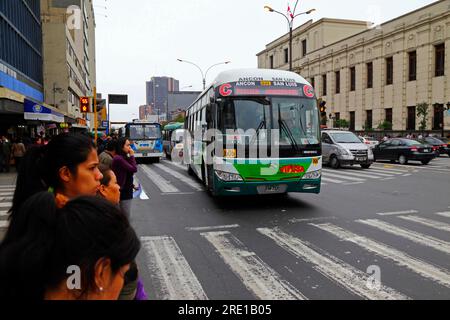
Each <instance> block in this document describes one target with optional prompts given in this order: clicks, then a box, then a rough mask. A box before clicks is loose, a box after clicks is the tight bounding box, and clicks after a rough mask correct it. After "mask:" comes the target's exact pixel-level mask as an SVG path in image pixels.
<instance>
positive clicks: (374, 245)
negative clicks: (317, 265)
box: [310, 223, 450, 288]
mask: <svg viewBox="0 0 450 320" xmlns="http://www.w3.org/2000/svg"><path fill="white" fill-rule="evenodd" d="M310 225H312V226H314V227H316V228H319V229H321V230H324V231H326V232H329V233H331V234H332V235H334V236H336V237H337V238H339V239H341V240H343V241H347V242H351V243H354V244H356V245H358V246H360V247H362V248H363V249H365V250H368V251H370V252H373V253H375V254H377V255H379V256H381V257H383V258H385V259H388V260H391V261H394V262H395V263H396V264H397V265H399V266H401V267H406V268H407V269H409V270H411V271H413V272H415V273H417V274H419V275H421V276H422V277H425V278H428V279H431V280H433V281H435V282H437V283H439V284H442V285H444V286H446V287H449V288H450V273H449V272H448V271H447V270H444V269H440V268H438V267H436V266H434V265H432V264H429V263H427V262H425V261H422V260H420V259H416V258H413V257H411V256H409V255H408V254H406V253H404V252H402V251H400V250H397V249H395V248H392V247H390V246H388V245H385V244H383V243H380V242H377V241H374V240H371V239H369V238H366V237H364V236H360V235H357V234H355V233H353V232H350V231H347V230H344V229H342V228H341V227H338V226H336V225H333V224H330V223H324V224H314V223H311V224H310Z"/></svg>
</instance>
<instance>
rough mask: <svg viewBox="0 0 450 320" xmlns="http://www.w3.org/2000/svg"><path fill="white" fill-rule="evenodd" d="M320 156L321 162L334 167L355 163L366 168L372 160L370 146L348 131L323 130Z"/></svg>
mask: <svg viewBox="0 0 450 320" xmlns="http://www.w3.org/2000/svg"><path fill="white" fill-rule="evenodd" d="M322 156H323V163H324V164H328V165H330V166H331V167H332V168H334V169H338V168H339V167H341V166H346V165H350V166H353V165H355V164H356V165H360V166H361V167H362V168H364V169H368V168H370V166H371V165H372V163H373V161H374V160H373V152H372V148H370V147H369V146H368V145H366V144H364V143H362V142H361V140H359V138H358V137H357V136H356V135H355V134H354V133H353V132H350V131H338V130H327V131H323V132H322Z"/></svg>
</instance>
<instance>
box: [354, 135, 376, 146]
mask: <svg viewBox="0 0 450 320" xmlns="http://www.w3.org/2000/svg"><path fill="white" fill-rule="evenodd" d="M358 138H359V140H361V142H362V143H364V144H367V145H368V146H369V147H370V148H372V149H373V148H375V146H376V145H378V144H379V143H380V142H379V141H377V140H375V139H374V138H371V137H361V136H359V137H358Z"/></svg>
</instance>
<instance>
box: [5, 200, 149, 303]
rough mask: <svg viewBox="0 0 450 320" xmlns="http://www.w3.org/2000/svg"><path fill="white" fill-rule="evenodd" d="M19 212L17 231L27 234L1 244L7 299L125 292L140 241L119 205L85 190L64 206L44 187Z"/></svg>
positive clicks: (107, 296)
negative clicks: (81, 194)
mask: <svg viewBox="0 0 450 320" xmlns="http://www.w3.org/2000/svg"><path fill="white" fill-rule="evenodd" d="M18 217H20V218H18V220H17V221H16V223H17V228H16V229H15V230H13V231H11V232H16V231H17V232H20V235H21V236H20V237H15V236H14V235H12V238H15V239H17V240H16V241H14V242H12V243H2V244H0V283H1V285H0V299H1V300H5V299H8V300H10V299H21V300H43V299H45V300H116V299H117V298H118V297H119V294H120V291H121V290H122V288H123V285H124V279H125V274H126V273H127V271H128V270H129V268H130V264H131V263H132V261H134V259H135V258H136V255H137V253H138V252H139V250H140V242H139V239H138V238H137V236H136V233H135V231H134V230H133V228H132V227H131V226H130V224H129V222H128V219H127V218H126V216H125V215H124V214H123V212H122V211H120V210H119V209H118V208H117V207H115V206H114V205H113V204H111V203H110V202H108V201H107V200H104V199H102V198H100V197H90V196H83V197H78V198H75V199H73V200H70V201H68V202H67V203H66V204H65V206H64V207H63V208H58V206H57V204H56V200H55V196H54V195H53V194H52V193H50V192H39V193H37V194H34V195H33V196H31V197H30V198H29V199H28V200H27V201H25V203H24V204H23V205H22V206H21V207H20V209H19V215H18ZM8 232H10V230H9V231H8Z"/></svg>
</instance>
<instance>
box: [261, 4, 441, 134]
mask: <svg viewBox="0 0 450 320" xmlns="http://www.w3.org/2000/svg"><path fill="white" fill-rule="evenodd" d="M449 13H450V2H449V1H448V0H442V1H437V2H435V3H433V4H431V5H428V6H425V7H423V8H420V9H418V10H415V11H413V12H410V13H408V14H405V15H403V16H400V17H398V18H396V19H393V20H391V21H388V22H386V23H383V24H381V25H380V26H376V27H372V28H368V26H369V25H370V24H368V23H366V22H362V21H359V22H358V21H349V20H331V19H322V20H319V21H317V22H315V23H312V22H309V23H307V24H305V25H303V26H300V27H299V28H297V29H296V30H295V32H294V44H295V45H294V48H293V66H294V71H295V72H297V73H299V74H300V75H302V76H303V77H304V78H305V79H306V80H308V81H310V82H311V84H312V85H313V86H314V88H315V91H316V94H317V97H318V98H320V99H322V100H323V101H326V106H327V118H328V126H333V125H334V122H335V120H336V119H345V120H347V121H348V122H349V127H350V129H351V130H355V131H364V130H366V131H367V130H370V129H377V128H385V129H386V128H387V129H392V130H393V131H401V132H402V131H405V132H406V131H415V130H419V126H420V119H419V118H418V116H417V105H418V104H421V103H426V104H428V105H429V116H428V118H427V119H426V120H427V127H426V130H428V131H432V130H434V131H435V132H436V133H441V132H442V130H443V126H444V128H445V131H446V132H445V134H446V135H447V134H448V131H449V130H450V113H449V111H447V110H446V109H447V108H448V107H449V106H450V82H449V81H448V76H449V73H450V63H449V61H448V50H449V46H450V15H449ZM333 21H334V22H339V23H336V25H335V26H334V27H333V26H332V25H331V22H333ZM355 24H356V25H358V27H353V28H350V29H351V30H350V29H349V28H348V26H347V25H353V26H355ZM364 24H365V25H366V26H365V27H364ZM358 29H360V30H358ZM362 29H364V30H362ZM332 31H333V32H334V33H335V35H332V34H333V32H332ZM347 31H348V32H349V33H350V34H347V35H344V34H345V33H346V32H347ZM352 32H353V34H351V33H352ZM327 35H328V37H327ZM330 35H331V36H330ZM330 39H331V40H330ZM332 39H334V41H332ZM288 40H289V36H288V35H285V36H283V37H281V38H279V39H277V40H275V41H274V42H272V43H270V44H268V45H267V46H266V49H265V50H264V51H262V52H260V53H258V54H257V57H258V66H259V67H260V68H279V69H285V70H286V69H288V68H289V63H288V62H289V61H288V60H287V58H286V56H287V53H286V50H287V48H288Z"/></svg>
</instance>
